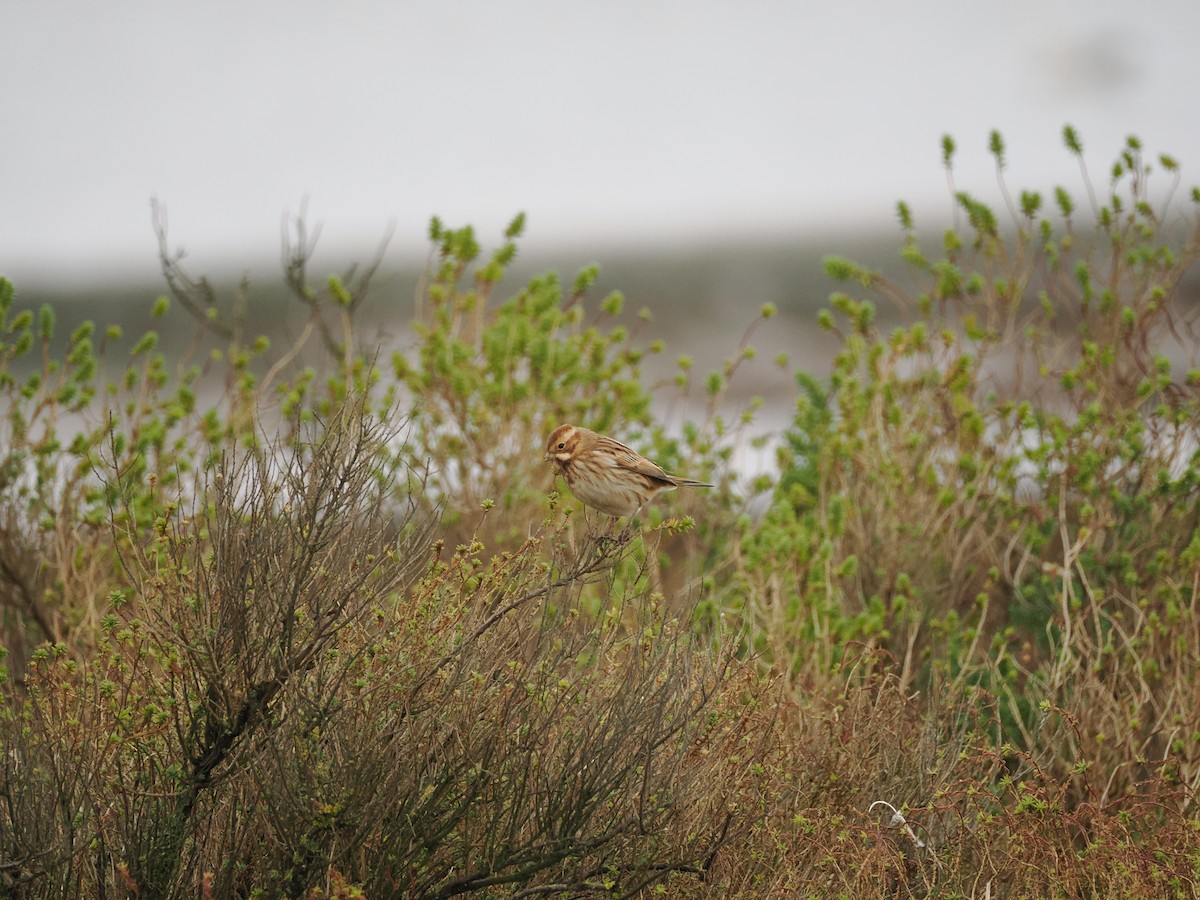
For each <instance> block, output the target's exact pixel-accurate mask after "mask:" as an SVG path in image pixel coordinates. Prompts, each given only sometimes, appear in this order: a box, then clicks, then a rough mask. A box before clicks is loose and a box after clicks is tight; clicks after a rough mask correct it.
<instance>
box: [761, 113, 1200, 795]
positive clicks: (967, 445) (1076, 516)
mask: <svg viewBox="0 0 1200 900" xmlns="http://www.w3.org/2000/svg"><path fill="white" fill-rule="evenodd" d="M1064 139H1065V141H1066V143H1067V145H1068V148H1069V149H1070V150H1071V151H1072V152H1074V153H1076V154H1081V153H1082V144H1081V142H1080V140H1079V137H1078V135H1077V134H1076V133H1075V132H1074V130H1072V129H1069V128H1068V129H1067V130H1066V131H1065V133H1064ZM953 149H954V145H953V142H952V141H948V142H944V143H943V160H944V162H946V163H947V165H949V163H950V160H951V158H952V156H953ZM989 149H990V150H991V152H992V153H993V155H995V156H997V161H998V167H999V168H1002V162H1003V153H1004V144H1003V140H1002V139H1001V138H1000V137H999V135H998V134H995V133H993V135H992V137H991V140H990V147H989ZM1114 171H1115V172H1116V173H1117V175H1116V177H1115V178H1114V180H1113V182H1112V183H1111V185H1110V187H1109V194H1108V196H1107V197H1106V198H1097V201H1096V205H1095V206H1094V207H1093V213H1094V215H1095V228H1096V232H1095V237H1094V238H1091V237H1089V236H1088V235H1086V234H1083V233H1082V232H1081V231H1080V229H1081V227H1082V223H1081V222H1078V221H1077V222H1075V223H1074V224H1072V223H1071V222H1070V221H1068V223H1067V225H1066V226H1065V228H1064V227H1062V226H1058V225H1056V224H1055V223H1053V222H1052V221H1050V220H1049V219H1046V218H1039V216H1041V215H1042V214H1043V213H1042V209H1041V202H1040V195H1039V194H1037V193H1036V192H1030V191H1025V192H1022V193H1021V194H1020V196H1021V198H1022V199H1021V203H1020V207H1019V211H1018V210H1017V209H1013V210H1012V211H1013V221H1012V222H1011V226H1010V230H1009V231H1007V232H1005V231H1004V230H1003V229H1002V228H1001V226H1000V224H999V222H998V219H997V217H996V215H995V213H994V212H993V211H992V210H991V209H990V208H988V207H987V206H985V205H984V204H983V203H981V202H979V201H977V200H976V199H974V198H973V197H972V196H971V195H969V194H968V193H966V192H963V191H959V192H957V194H956V199H957V200H958V203H959V206H960V208H961V209H962V210H963V211H964V212H965V213H966V216H967V225H968V226H969V234H970V235H971V236H972V237H973V240H971V239H967V240H960V239H959V236H958V233H957V232H952V233H951V236H950V237H949V238H948V239H947V240H945V241H944V242H943V246H944V251H945V255H944V256H943V257H942V258H940V259H933V260H932V261H928V262H926V260H925V257H924V256H923V255H921V256H917V255H916V254H915V253H912V252H909V251H908V248H909V247H911V245H912V242H913V241H915V236H914V235H913V234H912V230H911V229H912V221H911V216H910V215H902V217H901V220H902V225H903V227H904V228H905V231H906V232H907V234H906V237H905V241H906V253H905V258H906V259H909V261H910V262H913V263H914V266H913V268H914V275H915V276H916V277H917V279H918V285H919V286H918V288H917V291H918V292H920V293H921V297H922V298H925V297H928V298H931V299H932V301H933V302H931V303H930V302H925V301H924V299H919V300H918V301H917V302H915V303H914V302H912V300H911V299H909V298H907V297H905V292H904V291H903V290H902V289H901V288H899V287H898V286H896V285H893V284H891V283H889V282H886V281H885V280H883V279H872V280H862V279H855V278H854V275H853V273H855V272H856V271H859V269H860V267H857V266H855V264H853V263H850V262H848V261H844V260H833V261H832V263H828V262H827V270H828V271H829V274H830V275H831V276H833V277H835V278H836V279H838V280H841V281H850V280H858V281H859V284H860V286H861V287H863V288H865V289H867V290H869V291H870V292H871V293H873V294H878V295H882V296H884V297H887V298H889V299H897V298H899V299H901V301H902V302H903V303H904V305H905V306H906V308H909V309H915V310H917V312H918V315H917V317H916V319H915V321H913V322H912V323H910V324H908V325H905V326H901V327H899V328H896V329H895V330H894V331H892V332H891V333H890V334H884V333H882V332H881V331H880V330H879V329H878V328H877V326H876V325H875V322H874V318H873V316H868V315H864V314H863V310H864V308H865V306H866V303H867V301H865V300H862V299H858V298H855V297H851V296H848V295H846V294H844V293H840V292H839V293H835V294H834V295H832V297H831V299H830V305H831V310H829V311H828V312H826V313H825V314H824V317H823V324H824V325H825V326H826V327H827V328H830V329H833V330H834V331H836V332H837V333H839V334H842V335H844V337H843V348H842V351H841V352H840V353H839V354H838V356H837V358H836V361H835V364H834V369H833V372H832V375H831V377H830V381H829V389H828V392H827V393H822V392H821V391H820V390H819V389H818V388H817V387H816V386H815V385H813V384H812V383H810V382H809V381H806V380H803V379H802V380H801V382H800V383H801V387H802V394H801V397H800V400H799V401H798V403H797V410H796V414H795V419H794V424H793V427H792V429H791V430H790V431H789V432H788V433H787V435H786V452H785V453H784V454H783V456H782V457H781V466H782V471H781V477H780V480H779V483H778V486H777V489H776V493H775V502H774V504H773V506H772V508H771V510H770V512H769V513H768V515H767V517H766V518H765V519H764V521H763V522H762V523H761V525H760V526H759V527H758V528H756V529H755V530H754V531H753V532H751V533H750V534H749V535H748V536H747V537H746V538H745V539H744V540H743V552H744V553H745V556H746V559H747V560H749V561H750V565H749V566H747V568H746V579H745V583H744V585H743V586H742V588H741V591H740V594H741V597H740V598H739V600H738V602H739V604H745V609H746V612H747V613H748V614H750V615H751V616H753V617H754V618H755V619H756V620H757V621H759V622H760V623H761V628H760V633H761V635H762V636H761V638H760V640H759V644H760V646H761V647H762V648H763V649H764V651H765V652H768V653H769V654H770V655H771V657H772V658H774V659H777V660H779V661H780V663H781V664H782V663H786V665H787V667H788V670H789V671H790V672H791V673H792V677H793V678H795V679H796V680H797V683H799V684H806V685H811V684H820V683H823V682H825V681H826V680H828V679H829V678H830V677H831V675H830V673H831V672H834V671H836V669H837V667H838V666H839V665H840V664H841V662H842V660H843V658H844V653H845V648H846V647H848V646H850V643H849V642H853V641H857V642H863V643H865V644H866V646H867V647H869V648H872V649H874V648H881V649H883V650H886V651H887V653H888V654H889V656H888V658H889V659H891V660H893V671H894V672H895V674H896V675H897V676H898V677H899V678H900V680H901V684H902V685H905V686H906V687H907V686H909V685H911V686H912V687H913V689H919V690H921V691H933V692H936V693H942V692H949V693H948V696H949V697H956V696H957V695H958V694H959V693H960V692H962V691H964V690H968V691H970V690H977V689H980V688H982V689H984V690H985V691H986V694H984V695H982V696H986V697H993V698H998V705H997V707H996V715H997V730H996V736H997V742H998V744H999V743H1004V744H1008V745H1011V746H1015V747H1018V748H1020V749H1021V751H1022V752H1024V753H1028V754H1030V755H1031V758H1033V759H1036V760H1037V763H1038V765H1039V767H1041V770H1042V771H1054V772H1059V773H1063V774H1064V777H1065V775H1066V773H1068V772H1072V771H1073V768H1072V767H1073V766H1075V764H1076V763H1077V762H1086V763H1087V764H1088V768H1087V769H1086V770H1085V771H1086V772H1087V773H1088V775H1087V776H1086V777H1085V776H1083V775H1073V776H1072V778H1074V779H1075V783H1074V784H1073V786H1072V787H1071V788H1070V789H1069V790H1068V791H1067V802H1080V801H1082V800H1084V799H1085V798H1087V797H1090V796H1092V793H1091V792H1099V796H1101V797H1110V796H1119V795H1121V794H1122V793H1124V792H1126V791H1132V790H1134V789H1135V787H1136V785H1137V784H1138V783H1139V782H1140V781H1141V780H1142V779H1143V778H1145V777H1146V771H1147V770H1146V768H1145V762H1144V761H1145V760H1146V759H1148V758H1154V759H1158V760H1162V761H1163V765H1166V766H1167V767H1169V768H1170V770H1171V771H1172V772H1178V773H1179V775H1178V776H1177V777H1179V778H1181V779H1182V780H1183V782H1184V783H1194V782H1193V779H1195V778H1196V777H1197V776H1198V773H1200V770H1198V769H1196V767H1195V761H1194V760H1193V759H1191V757H1190V756H1188V754H1187V753H1182V754H1181V753H1180V752H1179V749H1178V746H1177V745H1173V744H1172V742H1171V741H1170V738H1169V735H1170V734H1171V733H1172V730H1173V727H1174V726H1172V724H1171V723H1178V722H1182V721H1186V720H1187V719H1188V717H1189V715H1190V713H1189V710H1190V709H1194V705H1195V703H1196V702H1197V700H1200V697H1197V695H1196V693H1195V685H1196V683H1197V681H1196V678H1197V674H1198V671H1200V644H1198V643H1197V642H1196V641H1195V640H1192V637H1194V634H1192V633H1191V632H1188V631H1186V630H1180V629H1179V628H1178V627H1177V625H1172V624H1170V623H1179V622H1181V621H1183V617H1184V616H1185V614H1184V613H1183V612H1182V611H1183V610H1189V609H1194V608H1195V604H1196V602H1197V596H1196V582H1195V577H1194V576H1195V565H1194V560H1192V559H1191V557H1189V556H1188V551H1187V548H1188V547H1190V546H1193V544H1194V541H1195V534H1196V533H1197V528H1198V527H1200V518H1198V513H1197V509H1198V503H1197V500H1198V497H1197V491H1198V488H1200V473H1198V472H1197V468H1196V466H1197V457H1196V455H1195V451H1194V445H1193V443H1192V441H1193V440H1194V434H1195V431H1196V428H1197V427H1198V426H1200V393H1198V392H1197V390H1196V384H1195V382H1194V381H1193V380H1190V379H1188V378H1187V377H1186V375H1185V374H1184V373H1181V372H1180V371H1179V369H1178V367H1177V366H1176V365H1175V364H1173V363H1172V361H1171V359H1170V357H1169V356H1168V355H1166V351H1167V348H1173V352H1176V353H1178V352H1179V351H1180V350H1186V349H1187V348H1186V347H1180V346H1179V345H1178V344H1174V341H1175V337H1174V336H1175V335H1177V334H1178V333H1179V332H1178V329H1179V328H1180V327H1182V325H1181V319H1180V309H1179V307H1178V306H1176V305H1174V304H1172V303H1171V302H1170V300H1171V298H1173V297H1174V296H1176V295H1177V293H1178V291H1179V289H1180V285H1181V279H1182V277H1183V275H1184V273H1185V272H1186V271H1188V269H1189V268H1190V267H1191V265H1192V264H1193V263H1194V262H1195V260H1196V258H1197V255H1198V254H1200V250H1198V248H1200V240H1198V230H1197V221H1196V220H1194V219H1193V220H1192V221H1190V222H1189V223H1188V224H1187V227H1186V228H1183V229H1181V228H1180V227H1179V225H1178V224H1177V223H1178V220H1177V219H1175V218H1173V217H1172V216H1169V215H1168V214H1167V213H1166V212H1164V211H1155V210H1152V208H1151V199H1150V198H1151V196H1152V194H1151V184H1152V181H1151V179H1150V175H1151V167H1150V166H1149V165H1148V164H1147V163H1146V162H1145V161H1144V159H1143V157H1142V154H1141V146H1140V143H1138V142H1137V141H1136V140H1132V139H1131V140H1130V141H1129V142H1128V143H1127V145H1126V147H1125V149H1124V150H1123V151H1122V153H1121V154H1120V159H1119V161H1118V164H1117V166H1116V167H1115V168H1114ZM1083 175H1084V179H1085V185H1086V189H1087V192H1088V193H1089V196H1090V194H1091V191H1092V189H1091V186H1090V183H1089V182H1087V173H1086V169H1085V170H1084V171H1083ZM1002 186H1003V185H1002ZM1004 193H1005V195H1006V196H1007V195H1008V191H1007V187H1004ZM1055 194H1056V198H1057V202H1058V212H1059V213H1060V215H1061V216H1062V217H1063V218H1064V219H1067V220H1070V219H1071V217H1072V216H1075V215H1077V213H1078V209H1077V208H1076V205H1075V202H1074V200H1073V199H1072V198H1071V195H1070V194H1069V192H1068V191H1067V190H1066V189H1065V188H1057V189H1056V191H1055ZM1167 223H1170V224H1167ZM1030 226H1034V227H1033V228H1031V227H1030ZM1035 301H1036V302H1035ZM1189 635H1190V636H1189ZM1166 659H1169V660H1170V662H1169V663H1168V664H1167V665H1163V664H1162V662H1161V661H1163V660H1166ZM1039 703H1041V704H1043V705H1042V706H1039ZM1044 704H1050V705H1051V706H1052V707H1053V708H1056V709H1062V710H1064V711H1065V712H1064V714H1063V717H1061V718H1059V719H1057V720H1055V721H1053V722H1047V721H1046V717H1045V714H1044V712H1043V709H1044V708H1045V707H1044ZM1134 709H1136V710H1137V711H1138V712H1137V713H1136V714H1134V713H1132V712H1131V710H1134ZM1071 717H1074V718H1075V719H1077V720H1078V721H1079V722H1080V723H1081V724H1079V725H1075V726H1072V725H1069V724H1068V722H1069V721H1072V718H1071ZM1173 748H1174V749H1173ZM1139 760H1141V762H1139ZM1096 771H1101V772H1104V773H1105V774H1104V779H1105V781H1104V783H1103V784H1097V783H1096V782H1094V781H1092V778H1093V777H1094V773H1095V772H1096Z"/></svg>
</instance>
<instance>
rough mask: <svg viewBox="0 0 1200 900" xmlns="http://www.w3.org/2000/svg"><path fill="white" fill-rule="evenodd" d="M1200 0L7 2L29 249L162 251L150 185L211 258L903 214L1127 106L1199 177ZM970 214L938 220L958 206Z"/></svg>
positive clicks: (1063, 157)
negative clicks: (434, 227) (430, 234)
mask: <svg viewBox="0 0 1200 900" xmlns="http://www.w3.org/2000/svg"><path fill="white" fill-rule="evenodd" d="M1197 35H1200V3H1197V2H1195V0H1147V2H1144V3H1141V4H1138V5H1137V6H1136V14H1135V7H1134V6H1131V5H1130V4H1128V3H1124V2H1121V3H1119V2H1109V0H1100V2H1067V0H1015V2H1009V3H1005V4H995V3H981V2H969V0H937V2H920V0H917V2H913V3H904V4H901V3H895V2H890V0H880V2H836V3H835V2H827V3H822V4H819V5H818V4H813V3H801V2H737V3H733V2H715V0H689V2H654V0H630V2H605V3H597V2H593V3H572V2H563V0H513V2H494V0H473V2H441V3H415V2H397V3H386V4H385V3H378V4H370V3H339V4H331V3H319V2H312V0H293V2H288V3H275V2H270V3H268V2H258V3H256V2H244V0H238V2H206V3H202V4H201V3H193V4H186V5H185V4H176V3H164V2H162V0H153V2H116V3H103V4H101V3H95V2H86V3H85V2H54V0H49V2H39V3H34V2H31V0H30V2H23V0H9V2H6V3H4V4H3V6H2V7H0V42H2V45H3V51H2V52H0V85H2V87H0V273H3V274H6V275H7V276H8V277H10V278H13V279H14V280H16V281H17V282H18V288H19V287H20V284H21V281H22V279H24V280H27V281H31V282H32V281H37V282H39V283H40V282H51V283H53V284H56V285H60V286H63V285H70V284H73V283H81V284H82V283H86V282H87V281H88V280H90V279H94V278H97V277H100V278H106V279H107V278H117V277H124V276H133V277H146V276H150V277H152V275H153V273H154V272H155V271H156V261H155V245H154V239H153V234H152V232H151V228H150V217H149V201H150V198H151V196H157V197H158V198H159V199H160V200H161V201H162V202H163V203H164V204H165V205H166V207H167V208H168V210H169V213H170V222H171V230H172V236H173V238H174V239H175V240H176V241H178V242H180V243H182V244H184V245H185V246H186V247H187V248H188V249H189V251H190V254H191V258H192V260H193V268H194V269H196V270H200V271H213V270H221V269H228V270H235V271H250V272H251V273H261V274H267V273H273V272H275V271H277V266H278V248H279V224H280V217H281V215H282V214H283V213H284V212H285V211H292V212H295V211H296V210H298V208H299V206H300V203H301V200H302V198H304V197H306V196H307V197H308V198H309V211H310V218H311V219H312V220H313V221H317V222H320V223H321V224H322V225H323V234H324V238H323V240H324V242H325V244H324V246H325V248H326V250H327V251H330V252H335V253H346V254H349V255H354V256H358V257H363V256H367V255H369V253H370V251H371V250H372V249H373V248H374V246H375V244H376V242H377V239H378V237H379V236H380V235H381V234H382V233H383V231H384V230H385V229H386V228H387V226H388V223H389V222H392V221H394V222H395V225H396V238H395V241H394V244H393V250H392V253H393V254H394V255H395V258H396V259H398V260H404V259H408V260H409V261H411V260H412V259H414V258H417V257H418V256H419V255H420V253H421V248H422V247H423V241H424V235H425V228H426V223H427V222H428V219H429V217H430V216H431V215H432V214H435V213H436V214H438V215H439V216H441V217H442V219H443V220H444V221H446V222H447V223H448V224H452V225H460V224H466V223H472V224H474V225H475V226H476V227H477V229H478V230H479V233H480V236H481V238H482V239H483V240H484V241H485V244H488V243H494V241H495V238H496V237H497V236H498V234H499V232H500V230H501V229H502V227H503V225H504V224H505V223H506V222H507V220H508V219H509V218H510V217H511V215H512V214H513V213H514V212H516V211H518V210H524V211H525V212H526V213H527V214H528V217H529V226H528V230H527V240H526V241H525V242H524V244H523V253H524V254H525V255H527V256H528V255H529V254H530V253H533V254H536V253H537V252H538V251H539V250H548V249H556V250H561V249H564V248H579V249H581V250H583V251H585V252H587V251H590V252H587V255H588V256H589V258H590V257H591V256H595V255H597V254H598V252H599V251H600V250H601V249H602V248H604V247H611V246H620V247H624V248H630V247H638V248H642V249H653V248H654V247H656V246H674V247H678V246H679V245H681V244H687V243H689V242H693V241H712V240H715V239H719V238H723V237H735V238H742V239H745V238H747V237H749V238H754V237H758V236H769V237H775V238H779V237H786V236H788V235H792V234H795V235H798V236H805V235H807V236H812V235H813V234H819V233H823V232H828V233H834V234H845V233H847V232H851V231H853V230H855V229H860V228H887V227H889V226H890V224H891V223H892V221H893V212H892V210H893V206H894V202H895V200H896V199H898V198H900V197H904V198H906V199H909V200H911V201H912V202H913V203H914V205H915V206H916V208H917V210H918V212H919V213H921V214H922V215H925V216H928V217H932V218H937V217H938V216H944V215H945V213H946V211H947V208H948V202H947V200H946V196H945V180H944V175H943V172H942V170H941V168H940V164H939V151H938V141H939V138H940V136H941V135H942V134H943V133H945V132H949V133H951V134H953V135H954V136H955V137H956V138H957V140H958V143H959V147H960V151H959V172H958V176H957V177H958V183H959V186H960V187H964V188H967V189H969V190H973V191H975V192H977V193H980V194H983V195H986V194H987V193H988V192H989V191H991V190H993V189H994V184H995V179H994V177H993V174H992V161H991V159H990V157H989V156H988V155H987V153H986V151H985V147H986V141H987V135H988V131H989V130H990V129H991V128H993V127H995V128H999V129H1000V130H1001V132H1002V133H1003V134H1004V135H1005V137H1006V138H1007V140H1008V146H1009V159H1010V172H1011V175H1012V181H1013V183H1014V185H1015V186H1016V187H1018V188H1020V187H1030V188H1036V189H1040V190H1043V191H1048V190H1050V189H1051V188H1052V187H1053V185H1054V184H1058V183H1065V184H1068V185H1071V186H1073V185H1075V184H1076V183H1077V182H1076V181H1075V180H1074V179H1076V178H1077V174H1076V173H1077V168H1076V165H1075V162H1074V160H1072V159H1071V158H1070V157H1069V156H1068V155H1067V154H1066V152H1065V151H1064V150H1063V149H1062V145H1061V140H1060V132H1061V128H1062V125H1063V124H1064V123H1066V122H1070V123H1072V124H1074V125H1075V126H1076V127H1077V128H1078V129H1079V131H1080V132H1081V134H1082V135H1083V138H1084V141H1085V144H1086V149H1087V157H1088V162H1089V164H1090V166H1091V168H1092V170H1093V174H1094V175H1096V176H1097V177H1098V178H1099V179H1100V180H1101V181H1103V179H1104V176H1105V173H1106V172H1107V169H1108V167H1109V164H1110V163H1111V161H1112V159H1113V157H1114V154H1115V153H1116V151H1117V150H1118V149H1119V148H1120V146H1121V143H1122V141H1123V139H1124V136H1125V135H1126V134H1127V133H1128V132H1134V133H1137V134H1138V135H1139V136H1140V137H1142V139H1143V140H1144V141H1145V142H1146V145H1147V148H1148V149H1149V150H1152V151H1154V152H1155V153H1157V152H1158V151H1160V150H1162V151H1167V152H1170V153H1172V154H1174V155H1175V156H1176V157H1178V158H1179V159H1180V161H1181V162H1182V163H1183V165H1184V181H1185V184H1188V185H1191V184H1195V183H1200V116H1197V115H1196V109H1197V102H1196V95H1195V90H1196V85H1200V52H1197V50H1196V47H1195V41H1196V38H1197ZM939 228H940V224H939Z"/></svg>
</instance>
